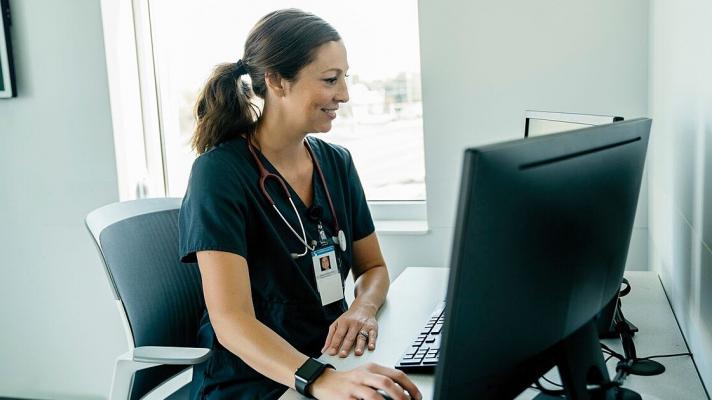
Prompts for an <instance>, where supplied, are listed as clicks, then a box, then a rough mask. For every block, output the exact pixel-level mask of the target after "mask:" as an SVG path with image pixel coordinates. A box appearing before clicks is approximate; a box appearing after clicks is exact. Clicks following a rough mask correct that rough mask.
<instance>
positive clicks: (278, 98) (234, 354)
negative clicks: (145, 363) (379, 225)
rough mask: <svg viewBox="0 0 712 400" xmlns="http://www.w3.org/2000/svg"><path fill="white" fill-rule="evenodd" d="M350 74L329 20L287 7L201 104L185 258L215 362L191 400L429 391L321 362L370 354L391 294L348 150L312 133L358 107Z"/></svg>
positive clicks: (202, 368)
mask: <svg viewBox="0 0 712 400" xmlns="http://www.w3.org/2000/svg"><path fill="white" fill-rule="evenodd" d="M347 70H348V62H347V57H346V48H345V46H344V43H343V41H342V40H341V37H340V36H339V34H338V33H337V32H336V30H335V29H334V28H333V27H331V25H329V24H328V23H326V22H325V21H324V20H322V19H321V18H319V17H317V16H315V15H313V14H310V13H306V12H303V11H300V10H296V9H287V10H278V11H274V12H271V13H269V14H267V15H266V16H264V17H263V18H262V19H260V20H259V21H258V22H257V24H256V25H255V26H254V28H252V30H251V31H250V34H249V35H248V37H247V41H246V43H245V51H244V54H243V56H242V58H241V59H239V60H237V62H234V63H226V64H221V65H219V66H218V67H217V68H215V70H214V72H213V74H212V76H211V77H210V78H209V79H208V81H207V83H206V85H205V87H204V88H203V90H202V91H201V94H200V96H199V97H198V100H197V103H196V107H195V118H196V129H195V132H194V135H193V141H192V143H193V147H194V149H195V150H196V152H197V153H199V154H200V156H199V157H198V158H197V159H196V160H195V162H194V164H193V167H192V171H191V175H190V180H189V183H188V189H187V192H186V194H185V197H184V199H183V203H182V206H181V210H180V218H179V233H180V254H181V259H182V261H183V262H186V263H195V262H197V263H198V267H199V268H200V275H201V278H202V284H203V293H204V296H205V304H206V310H205V313H204V315H203V319H202V322H201V328H200V330H199V332H198V336H199V342H200V345H201V346H202V347H206V348H210V349H211V350H212V356H211V358H210V359H209V360H208V361H206V362H205V363H204V364H200V365H197V366H195V367H194V369H193V385H192V397H193V398H201V399H202V398H208V399H224V398H225V399H226V398H231V399H232V398H260V399H273V398H277V397H279V396H280V395H281V394H282V393H283V392H284V390H285V389H286V388H287V387H291V388H294V389H296V390H298V391H299V392H300V393H302V394H305V395H313V396H315V397H317V398H322V399H351V398H354V397H355V398H374V396H377V392H376V391H377V390H379V389H381V390H383V391H384V392H386V393H388V395H390V396H391V397H392V398H394V399H405V398H406V395H405V392H404V390H407V391H408V392H409V393H410V394H411V395H412V396H413V397H415V398H419V396H420V394H419V392H418V389H417V388H416V387H415V385H414V384H413V383H412V382H411V381H410V380H409V379H408V378H407V377H406V376H405V375H404V374H403V373H402V372H400V371H396V370H394V369H392V368H386V367H382V366H379V365H375V364H368V365H365V366H362V367H359V368H356V369H354V370H351V371H335V370H333V369H331V368H329V366H328V365H326V364H323V363H321V362H319V361H317V360H316V358H318V357H320V356H321V354H322V353H324V352H328V353H329V354H330V355H332V356H334V355H337V354H338V355H339V356H340V357H347V356H349V355H350V354H352V350H353V354H354V355H355V356H361V355H362V354H364V352H365V351H366V350H367V349H368V350H374V349H375V346H376V341H377V338H378V323H377V321H376V313H377V312H378V310H379V308H380V307H381V306H382V305H383V303H384V301H385V298H386V294H387V292H388V287H389V274H388V271H387V268H386V265H385V261H384V260H383V256H382V254H381V250H380V246H379V244H378V239H377V237H376V234H375V232H374V225H373V220H372V218H371V214H370V212H369V209H368V205H367V203H366V198H365V196H364V192H363V187H362V186H361V182H360V180H359V177H358V173H357V172H356V168H355V166H354V164H353V160H352V158H351V154H350V153H349V151H348V150H346V149H345V148H343V147H341V146H338V145H334V144H330V143H327V142H325V141H323V140H321V139H319V138H317V137H315V136H307V134H309V133H319V132H328V131H329V130H331V128H332V121H333V120H334V119H335V118H336V116H337V110H338V109H339V105H340V104H343V103H346V102H347V101H348V100H349V94H348V89H347V84H346V71H347ZM246 76H249V80H250V82H251V85H250V84H249V83H248V82H247V81H245V80H243V79H244V78H243V77H246ZM256 99H260V100H261V103H262V106H259V105H258V104H256V103H255V102H254V101H255V100H256ZM350 274H352V275H353V277H354V279H355V299H354V301H353V302H352V304H351V305H350V306H348V305H347V304H346V301H345V299H344V280H345V279H346V278H347V277H348V276H349V275H350Z"/></svg>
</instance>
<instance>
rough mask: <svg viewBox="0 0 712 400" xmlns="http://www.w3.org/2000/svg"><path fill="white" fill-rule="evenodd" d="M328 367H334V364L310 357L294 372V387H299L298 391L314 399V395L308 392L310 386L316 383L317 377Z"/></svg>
mask: <svg viewBox="0 0 712 400" xmlns="http://www.w3.org/2000/svg"><path fill="white" fill-rule="evenodd" d="M327 368H331V369H334V366H333V365H330V364H324V363H322V362H319V361H317V360H315V359H313V358H308V359H307V361H305V362H304V364H302V366H301V367H299V369H298V370H297V372H295V373H294V387H295V388H296V389H297V392H299V393H300V394H302V395H304V396H307V397H309V398H312V399H313V398H314V397H313V396H312V395H311V394H309V393H308V392H307V391H308V390H309V386H310V385H311V384H312V383H314V381H315V380H316V378H318V377H319V375H321V374H322V372H324V370H325V369H327Z"/></svg>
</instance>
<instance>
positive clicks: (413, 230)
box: [373, 220, 428, 235]
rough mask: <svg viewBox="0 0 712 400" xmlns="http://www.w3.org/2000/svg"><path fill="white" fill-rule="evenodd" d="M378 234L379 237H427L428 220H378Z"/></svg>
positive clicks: (376, 223)
mask: <svg viewBox="0 0 712 400" xmlns="http://www.w3.org/2000/svg"><path fill="white" fill-rule="evenodd" d="M373 223H374V225H376V232H377V233H378V234H379V235H426V234H427V233H428V221H426V220H380V221H379V220H376V221H373Z"/></svg>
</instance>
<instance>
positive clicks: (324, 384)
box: [310, 363, 423, 400]
mask: <svg viewBox="0 0 712 400" xmlns="http://www.w3.org/2000/svg"><path fill="white" fill-rule="evenodd" d="M310 389H311V394H312V395H313V396H314V397H316V398H317V399H329V400H331V399H335V400H340V399H354V398H356V399H364V400H383V396H381V395H380V394H379V393H378V392H377V390H378V389H381V390H383V391H384V392H385V393H386V394H388V396H390V397H391V398H392V399H393V400H408V399H417V400H420V399H422V397H423V396H422V395H421V394H420V391H419V390H418V388H417V387H416V386H415V384H414V383H413V382H412V381H411V380H410V379H409V378H408V377H407V376H406V374H404V373H403V372H402V371H399V370H396V369H392V368H386V367H383V366H381V365H378V364H374V363H368V364H366V365H362V366H360V367H358V368H354V369H352V370H350V371H336V370H333V369H331V368H327V369H325V370H324V372H323V373H322V374H321V375H320V376H319V377H318V378H317V379H316V380H315V381H314V383H312V384H311V388H310ZM404 390H406V391H407V392H408V394H410V397H408V395H407V394H406V393H405V392H404Z"/></svg>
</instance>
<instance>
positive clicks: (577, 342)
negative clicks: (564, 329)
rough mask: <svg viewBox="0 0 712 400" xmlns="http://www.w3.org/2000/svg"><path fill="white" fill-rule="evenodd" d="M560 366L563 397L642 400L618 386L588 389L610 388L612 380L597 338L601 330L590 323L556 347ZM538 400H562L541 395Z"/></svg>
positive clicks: (573, 399)
mask: <svg viewBox="0 0 712 400" xmlns="http://www.w3.org/2000/svg"><path fill="white" fill-rule="evenodd" d="M556 347H557V349H556V350H555V351H556V353H557V355H558V362H557V367H558V369H559V375H560V376H561V382H562V385H563V386H564V389H563V392H562V395H565V396H566V398H567V399H571V400H618V399H621V400H641V399H642V398H641V397H640V395H639V394H637V393H635V392H633V391H631V390H628V389H622V388H617V387H611V388H610V389H608V390H600V389H599V390H593V391H591V390H589V389H588V386H589V385H594V386H608V385H610V383H611V379H610V377H609V376H608V369H607V368H606V364H605V361H604V360H603V353H602V352H601V345H600V343H599V339H598V327H597V325H596V321H595V320H591V321H589V322H588V323H586V324H585V325H584V326H583V327H581V328H579V330H577V331H576V332H574V333H572V334H571V335H570V336H569V337H567V338H566V339H564V340H563V341H562V342H561V343H559V344H557V345H556ZM535 399H536V400H545V399H561V397H556V396H552V395H547V394H543V393H542V394H540V395H538V396H537V397H535Z"/></svg>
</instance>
